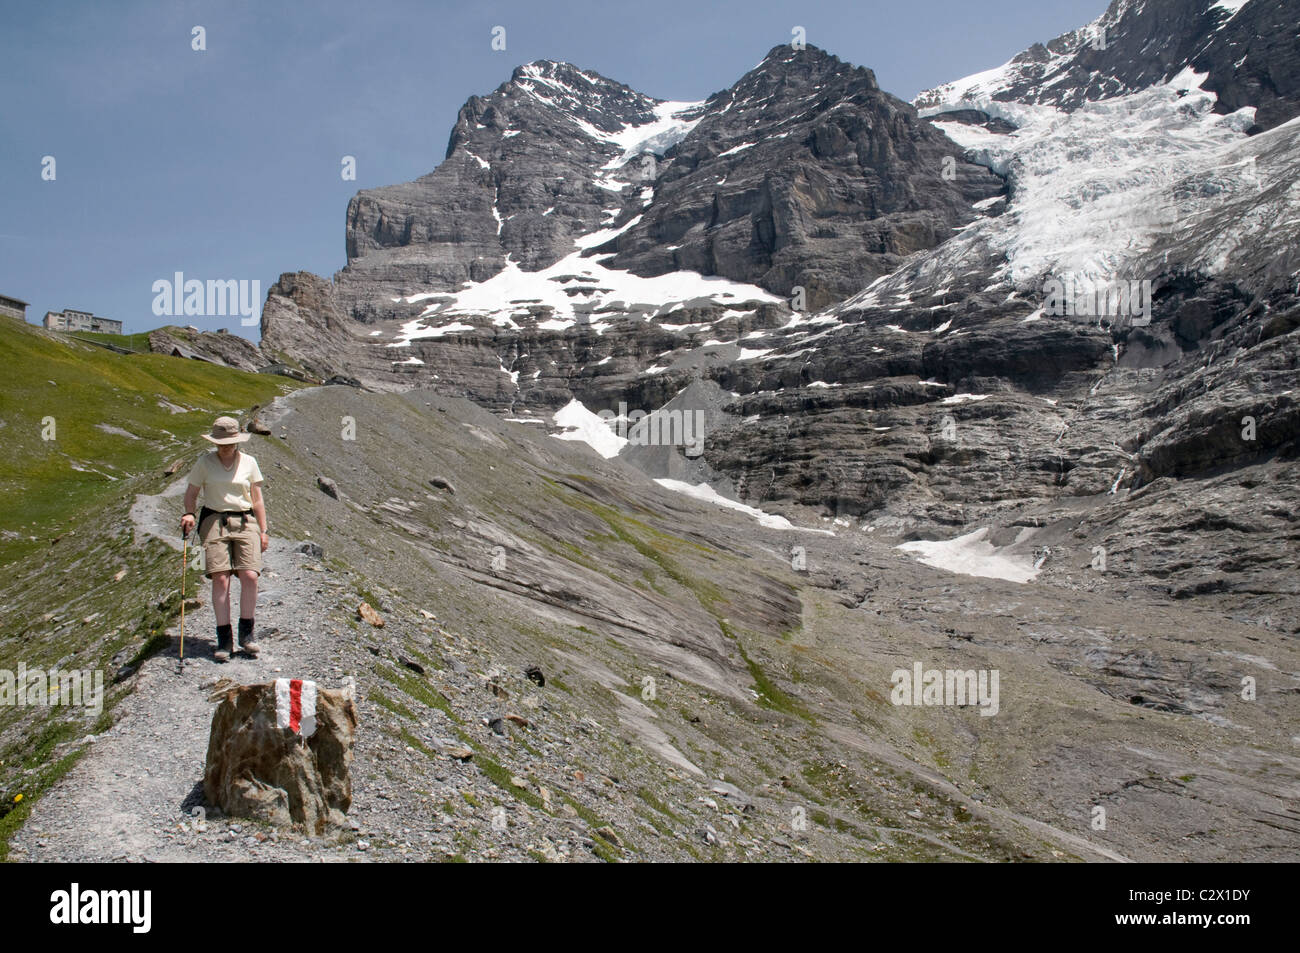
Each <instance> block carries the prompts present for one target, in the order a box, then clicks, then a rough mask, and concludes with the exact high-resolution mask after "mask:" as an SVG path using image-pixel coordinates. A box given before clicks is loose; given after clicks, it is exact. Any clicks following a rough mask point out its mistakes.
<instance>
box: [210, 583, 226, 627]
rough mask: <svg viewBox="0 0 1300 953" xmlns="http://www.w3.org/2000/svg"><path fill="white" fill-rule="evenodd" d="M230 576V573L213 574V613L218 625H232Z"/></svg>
mask: <svg viewBox="0 0 1300 953" xmlns="http://www.w3.org/2000/svg"><path fill="white" fill-rule="evenodd" d="M230 576H231V574H230V573H228V572H214V573H213V574H212V611H213V612H214V613H215V614H216V617H217V625H230Z"/></svg>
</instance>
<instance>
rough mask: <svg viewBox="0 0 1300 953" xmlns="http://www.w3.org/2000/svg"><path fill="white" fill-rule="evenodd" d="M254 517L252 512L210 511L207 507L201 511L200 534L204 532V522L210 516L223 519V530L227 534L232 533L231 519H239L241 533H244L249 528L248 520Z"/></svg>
mask: <svg viewBox="0 0 1300 953" xmlns="http://www.w3.org/2000/svg"><path fill="white" fill-rule="evenodd" d="M252 515H253V511H252V510H210V509H208V508H207V507H206V506H205V507H203V508H202V509H200V510H199V532H200V533H202V532H203V529H202V527H203V522H204V520H206V519H207V518H208V517H209V516H216V517H219V518H220V519H221V528H222V529H223V530H225V531H226V532H227V533H229V532H230V518H231V517H232V516H238V517H239V532H241V533H242V532H243V531H244V529H245V528H246V527H247V526H248V518H249V517H250V516H252Z"/></svg>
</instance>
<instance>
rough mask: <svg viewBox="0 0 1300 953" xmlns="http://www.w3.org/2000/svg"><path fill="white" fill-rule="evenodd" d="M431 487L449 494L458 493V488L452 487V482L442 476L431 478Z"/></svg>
mask: <svg viewBox="0 0 1300 953" xmlns="http://www.w3.org/2000/svg"><path fill="white" fill-rule="evenodd" d="M429 485H430V486H433V487H435V488H437V489H439V490H446V491H447V492H448V493H451V494H453V495H454V494H455V493H456V488H455V487H454V486H452V485H451V481H450V480H447V479H444V478H443V477H440V476H436V477H431V478H430V479H429Z"/></svg>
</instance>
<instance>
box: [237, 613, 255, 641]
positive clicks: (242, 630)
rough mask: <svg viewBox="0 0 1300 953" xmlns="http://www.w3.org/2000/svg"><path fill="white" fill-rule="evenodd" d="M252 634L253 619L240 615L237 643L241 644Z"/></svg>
mask: <svg viewBox="0 0 1300 953" xmlns="http://www.w3.org/2000/svg"><path fill="white" fill-rule="evenodd" d="M252 634H253V620H252V619H245V618H243V617H240V620H239V644H240V645H243V644H244V643H245V642H247V641H248V639H249V637H250V636H251V635H252Z"/></svg>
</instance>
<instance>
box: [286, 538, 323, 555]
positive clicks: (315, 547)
mask: <svg viewBox="0 0 1300 953" xmlns="http://www.w3.org/2000/svg"><path fill="white" fill-rule="evenodd" d="M293 551H294V552H295V553H302V554H303V555H304V556H311V557H312V558H313V559H323V558H324V556H325V549H324V547H323V546H321V544H320V543H314V542H312V541H311V540H306V541H305V542H301V543H299V544H298V545H297V546H295V547H294V548H293Z"/></svg>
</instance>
